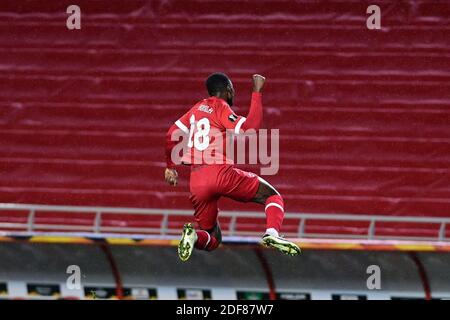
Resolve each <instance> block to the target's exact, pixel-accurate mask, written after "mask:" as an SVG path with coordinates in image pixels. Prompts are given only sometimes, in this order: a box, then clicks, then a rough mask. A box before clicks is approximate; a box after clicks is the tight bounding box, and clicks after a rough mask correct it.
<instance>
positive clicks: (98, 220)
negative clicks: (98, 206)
mask: <svg viewBox="0 0 450 320" xmlns="http://www.w3.org/2000/svg"><path fill="white" fill-rule="evenodd" d="M101 224H102V212H101V211H96V212H95V221H94V233H100V226H101Z"/></svg>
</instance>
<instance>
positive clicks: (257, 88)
mask: <svg viewBox="0 0 450 320" xmlns="http://www.w3.org/2000/svg"><path fill="white" fill-rule="evenodd" d="M264 82H266V78H264V77H263V76H261V75H259V74H254V75H253V91H254V92H261V91H262V88H263V87H264Z"/></svg>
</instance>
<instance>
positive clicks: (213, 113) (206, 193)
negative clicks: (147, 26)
mask: <svg viewBox="0 0 450 320" xmlns="http://www.w3.org/2000/svg"><path fill="white" fill-rule="evenodd" d="M265 80H266V79H265V78H264V77H263V76H260V75H257V74H255V75H253V93H252V99H251V104H250V110H249V112H248V115H247V118H245V117H242V116H238V115H236V114H235V113H234V112H233V110H232V109H231V108H230V107H231V106H232V105H233V99H234V88H233V84H232V82H231V80H230V79H229V78H228V77H227V76H226V75H225V74H223V73H214V74H212V75H210V76H209V77H208V78H207V79H206V89H207V90H208V93H209V98H206V99H203V100H201V101H199V102H198V103H196V104H195V105H194V106H193V107H192V108H191V109H190V110H189V111H188V112H187V113H186V114H184V115H183V116H182V117H181V118H180V119H179V120H177V121H176V122H175V124H173V125H172V127H171V128H170V129H169V131H168V132H167V137H166V138H167V144H166V162H167V168H166V169H165V179H166V181H167V182H168V183H169V184H170V185H173V186H175V185H176V184H177V179H178V173H177V171H176V170H175V169H174V167H175V163H174V161H173V159H172V149H173V148H174V146H175V145H176V144H177V143H179V141H177V140H179V138H178V139H177V138H174V133H175V132H176V131H178V130H181V131H182V133H183V134H184V135H185V137H188V139H187V145H186V147H187V154H184V155H183V156H182V159H181V161H180V163H182V164H186V165H190V166H191V177H190V192H191V196H190V200H191V202H192V204H193V206H194V209H195V213H194V216H195V220H196V222H197V223H198V227H199V229H197V230H195V229H194V227H193V226H192V224H190V223H187V224H185V225H184V228H183V233H182V237H181V241H180V243H179V245H178V255H179V256H180V259H181V260H182V261H186V260H187V259H189V257H190V256H191V254H192V251H193V249H194V247H195V248H197V249H199V250H206V251H212V250H214V249H216V248H217V247H218V246H219V244H220V243H221V241H222V235H221V231H220V227H219V223H218V221H217V215H218V207H217V201H218V200H219V198H220V197H222V196H224V197H228V198H231V199H233V200H236V201H241V202H255V203H259V204H262V205H264V206H265V213H266V228H267V229H266V232H265V234H264V236H263V237H262V244H263V245H266V246H270V247H274V248H276V249H278V250H280V251H281V252H283V253H286V254H289V255H297V254H299V253H300V248H299V247H298V246H297V245H296V244H295V243H293V242H291V241H288V240H286V239H284V238H282V237H280V236H279V234H278V233H279V231H280V228H281V224H282V222H283V218H284V203H283V198H282V197H281V195H280V193H279V192H278V191H277V190H275V188H274V187H272V186H271V185H270V184H269V183H268V182H266V181H265V180H263V179H262V178H260V177H258V176H257V175H256V174H254V173H251V172H246V171H242V170H239V169H237V168H235V167H234V165H233V162H232V161H231V160H230V159H228V158H227V156H226V154H225V152H221V151H219V150H221V147H223V141H225V140H226V139H225V136H226V132H227V130H232V131H233V132H234V133H235V134H239V133H242V132H243V131H245V130H248V129H255V130H257V129H259V128H260V126H261V123H262V115H263V111H262V103H261V91H262V88H263V86H264V82H265ZM178 133H179V132H178ZM180 136H181V135H180ZM222 150H223V149H222ZM208 155H209V157H210V158H211V157H214V159H215V160H223V161H215V162H214V163H211V161H207V159H206V158H208ZM209 160H211V159H209Z"/></svg>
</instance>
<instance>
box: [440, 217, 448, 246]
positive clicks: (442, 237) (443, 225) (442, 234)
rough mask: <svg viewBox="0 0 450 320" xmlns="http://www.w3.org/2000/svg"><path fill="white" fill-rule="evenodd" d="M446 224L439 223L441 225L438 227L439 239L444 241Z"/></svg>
mask: <svg viewBox="0 0 450 320" xmlns="http://www.w3.org/2000/svg"><path fill="white" fill-rule="evenodd" d="M446 226H447V224H446V223H445V222H442V223H441V227H440V228H439V241H445V228H446Z"/></svg>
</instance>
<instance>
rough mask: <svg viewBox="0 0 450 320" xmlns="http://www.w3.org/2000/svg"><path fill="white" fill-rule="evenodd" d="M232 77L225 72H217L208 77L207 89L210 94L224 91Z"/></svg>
mask: <svg viewBox="0 0 450 320" xmlns="http://www.w3.org/2000/svg"><path fill="white" fill-rule="evenodd" d="M230 82H231V81H230V78H228V76H227V75H226V74H225V73H222V72H216V73H213V74H211V75H209V77H208V78H207V79H206V83H205V84H206V89H207V90H208V93H209V95H210V96H213V95H216V94H217V93H221V92H224V91H225V90H227V87H228V85H229V83H230Z"/></svg>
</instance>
